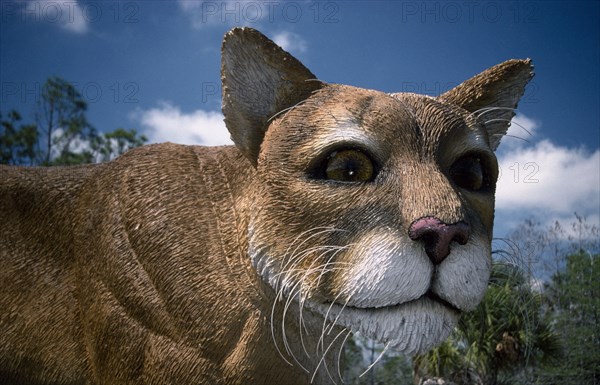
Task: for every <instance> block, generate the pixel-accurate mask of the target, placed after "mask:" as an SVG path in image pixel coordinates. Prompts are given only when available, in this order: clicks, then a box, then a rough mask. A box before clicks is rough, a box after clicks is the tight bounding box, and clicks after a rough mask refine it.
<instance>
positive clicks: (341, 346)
mask: <svg viewBox="0 0 600 385" xmlns="http://www.w3.org/2000/svg"><path fill="white" fill-rule="evenodd" d="M346 330H348V334H346V337H344V340H343V341H342V344H341V345H340V350H339V351H338V354H337V368H338V370H337V372H338V377H339V378H340V381H342V384H345V383H346V382H345V381H344V377H343V376H342V372H341V370H342V369H341V366H342V365H341V361H342V353H343V352H344V346H346V342H347V341H348V338H349V337H350V336H351V335H352V330H351V329H346Z"/></svg>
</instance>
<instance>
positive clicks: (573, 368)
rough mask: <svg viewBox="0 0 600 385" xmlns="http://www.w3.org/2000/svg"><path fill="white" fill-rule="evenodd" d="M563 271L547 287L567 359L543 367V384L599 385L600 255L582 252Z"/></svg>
mask: <svg viewBox="0 0 600 385" xmlns="http://www.w3.org/2000/svg"><path fill="white" fill-rule="evenodd" d="M566 259H567V260H566V268H565V269H564V271H562V272H559V273H557V274H555V275H554V276H553V277H552V280H551V281H550V282H549V283H548V284H547V290H546V292H547V293H548V295H547V299H548V301H549V305H550V307H551V311H552V313H553V315H554V317H555V320H556V321H555V330H556V331H557V332H558V333H559V334H560V335H561V337H562V340H563V341H564V344H565V349H564V358H563V359H562V360H560V361H559V362H556V363H554V364H553V365H546V366H544V367H542V368H541V369H540V371H539V373H538V375H539V377H540V379H541V382H542V383H544V384H557V385H558V384H561V385H571V384H572V385H575V384H577V385H578V384H589V385H598V384H600V255H599V254H595V255H592V254H590V253H589V252H586V251H584V250H580V251H579V252H577V253H574V254H571V255H569V256H568V257H567V258H566Z"/></svg>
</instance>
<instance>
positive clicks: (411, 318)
mask: <svg viewBox="0 0 600 385" xmlns="http://www.w3.org/2000/svg"><path fill="white" fill-rule="evenodd" d="M309 307H310V308H311V309H312V310H313V311H316V312H318V313H319V314H321V315H322V316H323V317H324V318H325V319H326V320H328V321H329V322H331V323H333V324H336V325H337V326H339V327H341V328H345V329H349V330H351V331H352V332H353V333H359V334H361V335H363V336H365V337H368V338H371V339H373V340H375V341H378V342H381V343H383V344H385V345H386V346H389V347H390V348H391V349H394V350H397V351H400V352H404V353H405V354H414V353H418V352H424V351H427V350H428V349H430V348H432V347H433V346H435V345H437V344H439V343H440V342H441V341H443V340H444V339H446V338H447V337H448V336H449V335H450V333H451V332H452V330H453V329H454V327H455V325H456V323H457V322H458V318H459V317H460V314H461V313H462V311H461V310H460V309H459V308H458V307H456V306H454V305H453V304H451V303H450V302H448V301H446V300H444V299H442V298H440V297H439V296H438V295H437V294H435V293H433V292H431V291H428V292H427V293H425V294H423V295H422V296H421V297H419V298H417V299H414V300H411V301H408V302H403V303H399V304H394V305H389V306H382V307H354V306H349V305H344V304H341V303H338V302H329V303H314V302H313V303H310V304H309Z"/></svg>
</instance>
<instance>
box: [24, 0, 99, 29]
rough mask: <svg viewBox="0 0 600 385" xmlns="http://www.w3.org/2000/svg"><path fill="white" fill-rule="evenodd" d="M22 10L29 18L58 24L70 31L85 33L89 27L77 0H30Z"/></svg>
mask: <svg viewBox="0 0 600 385" xmlns="http://www.w3.org/2000/svg"><path fill="white" fill-rule="evenodd" d="M22 12H23V15H24V17H25V18H26V19H27V20H35V21H38V22H46V23H52V24H56V25H58V26H60V27H61V28H63V29H65V30H67V31H69V32H74V33H79V34H83V33H86V32H87V31H88V29H89V28H88V22H87V19H86V17H85V16H84V10H83V8H82V7H81V5H80V4H79V3H78V2H77V1H75V0H72V1H54V0H29V1H27V3H26V6H25V7H24V8H23V9H22Z"/></svg>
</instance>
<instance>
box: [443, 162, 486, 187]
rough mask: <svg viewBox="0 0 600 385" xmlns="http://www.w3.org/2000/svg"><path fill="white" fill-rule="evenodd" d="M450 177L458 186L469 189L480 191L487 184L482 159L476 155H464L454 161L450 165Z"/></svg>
mask: <svg viewBox="0 0 600 385" xmlns="http://www.w3.org/2000/svg"><path fill="white" fill-rule="evenodd" d="M450 178H451V179H452V181H453V182H454V183H455V184H456V185H457V186H458V187H461V188H464V189H466V190H470V191H480V190H482V189H483V188H485V187H488V185H489V184H488V182H487V180H488V177H487V175H486V172H485V168H484V165H483V164H482V160H481V158H479V157H477V156H466V157H463V158H460V159H458V160H457V161H456V162H454V164H453V165H452V167H450Z"/></svg>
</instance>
